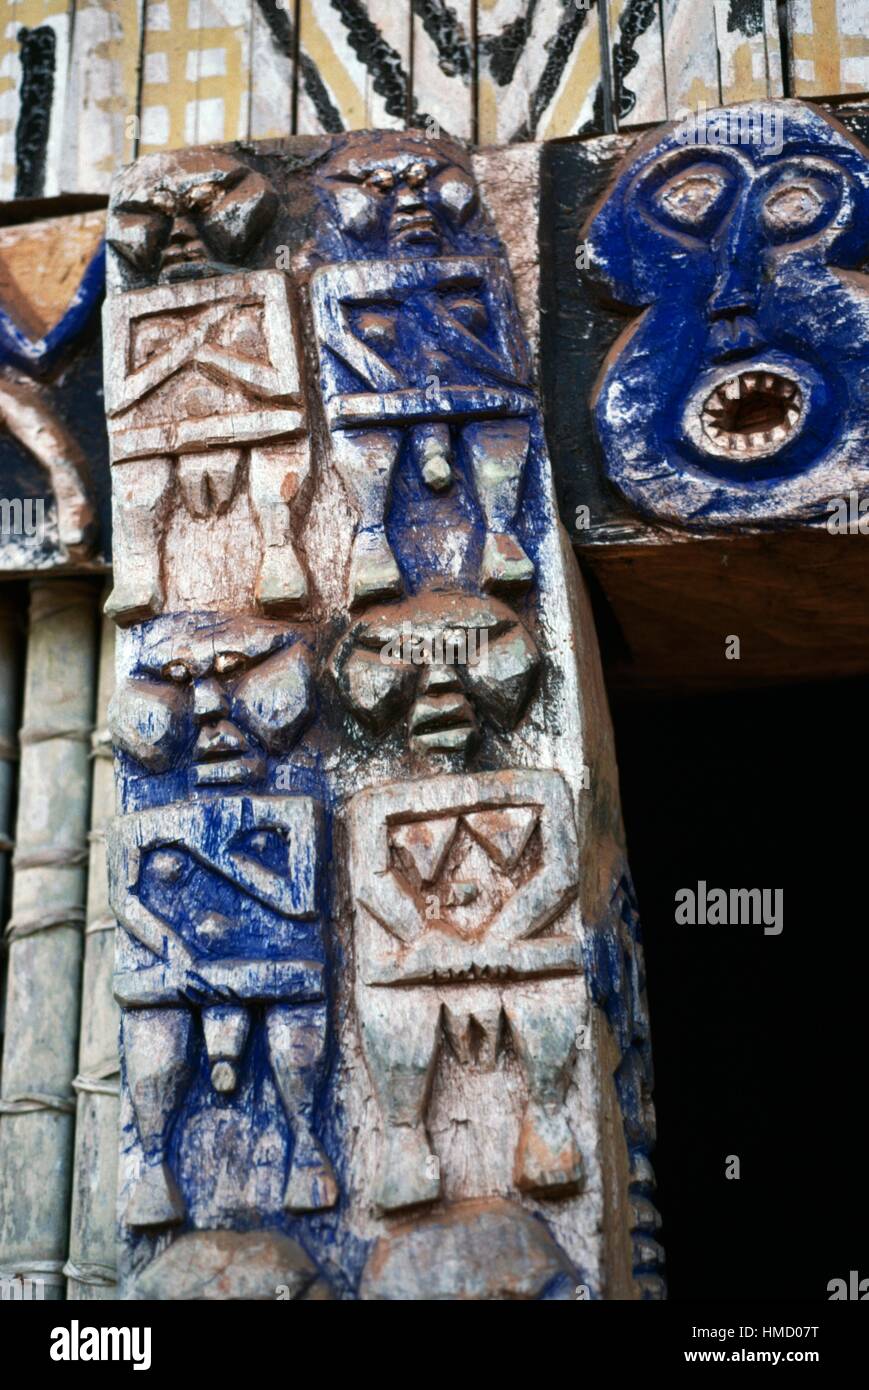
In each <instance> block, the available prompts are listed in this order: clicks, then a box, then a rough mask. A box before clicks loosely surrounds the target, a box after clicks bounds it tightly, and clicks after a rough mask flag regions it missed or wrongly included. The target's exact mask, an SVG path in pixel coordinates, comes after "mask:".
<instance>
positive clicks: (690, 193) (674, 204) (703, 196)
mask: <svg viewBox="0 0 869 1390" xmlns="http://www.w3.org/2000/svg"><path fill="white" fill-rule="evenodd" d="M730 187H731V180H730V179H729V178H728V176H727V174H726V173H725V171H724V170H723V169H719V168H716V167H715V165H714V164H699V165H694V166H693V167H692V168H690V169H685V170H683V171H682V172H681V173H678V174H674V176H673V178H671V179H669V180H668V182H667V183H665V184H664V186H663V188H660V189H658V191H657V193H656V194H655V195H654V198H653V205H654V207H655V210H656V211H657V212H658V214H659V215H662V216H663V218H664V220H665V221H667V222H670V223H671V224H672V225H673V226H675V227H676V228H677V229H679V230H685V231H687V232H695V233H698V232H700V233H708V232H710V231H712V230H713V228H714V227H716V226H717V224H718V222H719V221H720V220H721V216H722V214H723V212H724V209H725V207H726V205H727V203H728V201H729V200H728V198H727V194H728V192H729V190H730Z"/></svg>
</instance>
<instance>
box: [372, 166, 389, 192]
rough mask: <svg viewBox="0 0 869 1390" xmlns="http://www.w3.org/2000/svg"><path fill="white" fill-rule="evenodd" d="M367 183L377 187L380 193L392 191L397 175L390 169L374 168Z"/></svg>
mask: <svg viewBox="0 0 869 1390" xmlns="http://www.w3.org/2000/svg"><path fill="white" fill-rule="evenodd" d="M366 183H368V184H370V186H371V187H372V188H376V189H377V191H378V193H391V192H392V190H393V188H394V187H395V175H394V174H393V173H392V171H391V170H390V169H374V170H373V171H372V172H371V173H370V174H369V175H368V178H367V179H366Z"/></svg>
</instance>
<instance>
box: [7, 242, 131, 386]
mask: <svg viewBox="0 0 869 1390" xmlns="http://www.w3.org/2000/svg"><path fill="white" fill-rule="evenodd" d="M105 282H106V248H105V242H102V241H101V242H100V245H99V248H98V250H97V251H96V253H95V254H94V256H93V257H92V258H91V260H90V261H89V262H88V264H87V266H86V268H85V272H84V275H83V276H82V278H81V281H80V282H79V286H78V289H77V290H76V292H75V294H74V295H73V297H72V299H71V300H70V302H69V304H68V306H67V308H66V309H65V310H64V312H63V314H62V315H61V317H60V318H59V319H58V321H57V323H56V324H55V325H54V327H53V328H51V329H49V331H48V332H47V333H46V334H44V336H43V337H42V338H39V339H37V340H36V341H34V340H33V339H32V338H30V337H29V336H28V335H27V334H26V333H25V332H24V330H23V329H22V328H20V327H19V326H18V324H17V323H16V322H15V320H14V319H12V318H11V317H10V316H9V314H7V313H6V311H5V309H2V308H0V362H4V363H7V364H8V365H10V366H13V367H20V368H22V369H23V370H24V371H26V372H28V373H30V374H31V375H32V374H33V373H35V372H43V371H47V370H48V369H49V368H51V367H52V366H53V365H54V364H55V362H56V361H57V359H58V357H59V356H60V354H61V353H62V352H64V351H65V350H66V349H67V348H68V347H69V346H70V345H71V344H73V343H74V342H75V341H76V339H77V338H79V337H80V335H81V334H82V333H83V332H84V330H85V328H86V327H87V325H88V322H89V320H90V317H91V315H92V314H93V312H94V309H95V308H96V306H97V305H98V304H99V302H100V300H101V299H102V296H103V290H104V289H105Z"/></svg>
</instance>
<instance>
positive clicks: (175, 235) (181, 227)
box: [169, 213, 199, 246]
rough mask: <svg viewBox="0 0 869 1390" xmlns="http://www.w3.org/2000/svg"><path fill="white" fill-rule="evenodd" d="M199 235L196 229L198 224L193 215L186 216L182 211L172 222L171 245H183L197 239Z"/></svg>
mask: <svg viewBox="0 0 869 1390" xmlns="http://www.w3.org/2000/svg"><path fill="white" fill-rule="evenodd" d="M198 237H199V233H198V232H197V230H196V224H195V223H194V221H193V219H192V217H186V216H185V215H184V214H183V213H180V214H179V215H178V216H177V217H176V218H175V220H174V221H173V223H172V229H171V231H170V233H169V245H170V246H183V245H184V244H185V243H186V242H188V241H196V240H197V239H198Z"/></svg>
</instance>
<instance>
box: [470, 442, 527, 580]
mask: <svg viewBox="0 0 869 1390" xmlns="http://www.w3.org/2000/svg"><path fill="white" fill-rule="evenodd" d="M530 429H531V427H530V425H529V422H528V421H527V420H521V419H518V420H488V421H487V422H486V423H485V424H480V425H467V426H466V427H465V430H464V434H463V438H464V441H465V445H466V447H467V450H468V453H469V455H470V460H471V471H472V473H473V477H474V486H475V488H476V490H477V498H478V500H479V503H480V507H481V509H482V512H483V516H484V518H485V522H486V540H485V543H484V546H483V560H482V565H481V569H480V582H481V583H482V586H483V588H484V589H485V590H487V591H488V592H492V591H493V590H498V589H515V588H521V587H523V586H524V585H526V584H530V582H531V580H532V579H533V578H534V566H533V565H532V563H531V561H530V560H529V558H528V556H527V555H526V554H525V551H524V550H523V549H522V546H521V545H520V544H519V542H518V540H517V539H516V537H515V535H514V534H513V522H514V521H515V518H516V511H517V508H518V506H519V490H520V488H521V486H522V474H523V471H524V469H525V460H526V458H527V455H528V441H529V436H530Z"/></svg>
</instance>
